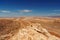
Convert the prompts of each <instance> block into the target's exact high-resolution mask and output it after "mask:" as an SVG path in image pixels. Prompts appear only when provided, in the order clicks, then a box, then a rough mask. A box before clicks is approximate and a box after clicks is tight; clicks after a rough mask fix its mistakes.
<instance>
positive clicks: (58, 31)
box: [0, 17, 60, 40]
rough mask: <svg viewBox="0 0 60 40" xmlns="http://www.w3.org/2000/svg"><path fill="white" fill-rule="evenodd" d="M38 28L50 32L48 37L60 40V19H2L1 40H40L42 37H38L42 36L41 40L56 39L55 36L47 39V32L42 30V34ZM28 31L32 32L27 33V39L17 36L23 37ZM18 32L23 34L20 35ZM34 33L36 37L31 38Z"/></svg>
mask: <svg viewBox="0 0 60 40" xmlns="http://www.w3.org/2000/svg"><path fill="white" fill-rule="evenodd" d="M36 26H39V28H40V29H39V30H42V28H43V29H46V30H47V32H48V36H49V35H50V34H51V35H54V36H55V37H58V38H57V39H54V40H60V18H52V17H18V18H0V40H40V39H39V38H40V37H38V36H36V35H42V39H41V40H53V39H51V37H52V38H54V37H53V36H51V37H50V36H49V39H48V38H45V36H46V35H47V34H44V32H45V30H42V31H44V32H42V33H40V32H39V30H38V29H34V28H36ZM31 27H32V28H31ZM23 28H24V29H23ZM26 29H27V30H30V31H28V32H27V34H28V35H26V37H27V38H26V37H24V36H23V37H22V36H21V35H20V37H19V36H18V37H17V36H16V35H18V34H22V35H23V34H24V31H25V30H26ZM33 29H34V30H35V31H37V30H38V31H37V32H35V31H34V30H33ZM19 30H20V31H19ZM21 30H22V31H21ZM18 31H19V32H22V33H19V32H18ZM30 32H31V33H30ZM38 32H39V33H40V34H39V33H38ZM47 32H46V33H47ZM32 33H33V35H34V34H35V36H29V35H31V34H32ZM7 34H8V35H7ZM24 35H25V34H24ZM12 36H13V37H12ZM29 37H32V38H29ZM36 37H37V38H38V39H37V38H36ZM44 38H45V39H44Z"/></svg>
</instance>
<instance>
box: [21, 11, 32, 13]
mask: <svg viewBox="0 0 60 40" xmlns="http://www.w3.org/2000/svg"><path fill="white" fill-rule="evenodd" d="M20 12H25V13H28V12H32V10H20Z"/></svg>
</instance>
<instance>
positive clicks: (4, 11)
mask: <svg viewBox="0 0 60 40" xmlns="http://www.w3.org/2000/svg"><path fill="white" fill-rule="evenodd" d="M0 12H2V13H10V11H7V10H1V11H0Z"/></svg>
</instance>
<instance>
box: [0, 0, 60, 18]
mask: <svg viewBox="0 0 60 40" xmlns="http://www.w3.org/2000/svg"><path fill="white" fill-rule="evenodd" d="M20 16H60V0H0V17H20Z"/></svg>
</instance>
